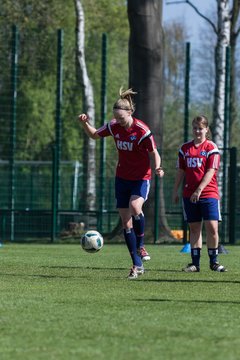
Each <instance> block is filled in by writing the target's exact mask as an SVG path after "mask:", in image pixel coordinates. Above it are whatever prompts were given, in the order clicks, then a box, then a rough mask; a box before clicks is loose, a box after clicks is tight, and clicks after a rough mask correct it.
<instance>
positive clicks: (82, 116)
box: [78, 114, 89, 123]
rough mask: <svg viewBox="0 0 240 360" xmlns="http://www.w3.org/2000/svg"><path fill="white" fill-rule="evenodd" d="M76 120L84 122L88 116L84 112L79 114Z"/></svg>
mask: <svg viewBox="0 0 240 360" xmlns="http://www.w3.org/2000/svg"><path fill="white" fill-rule="evenodd" d="M78 120H79V121H80V122H82V123H86V122H87V121H88V120H89V117H88V115H86V114H80V115H79V116H78Z"/></svg>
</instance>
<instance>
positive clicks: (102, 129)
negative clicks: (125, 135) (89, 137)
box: [97, 124, 112, 137]
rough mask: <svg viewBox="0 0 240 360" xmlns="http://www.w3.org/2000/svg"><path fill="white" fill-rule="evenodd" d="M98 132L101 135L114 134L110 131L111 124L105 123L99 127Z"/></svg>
mask: <svg viewBox="0 0 240 360" xmlns="http://www.w3.org/2000/svg"><path fill="white" fill-rule="evenodd" d="M97 134H98V135H99V136H101V137H106V136H111V135H112V134H111V133H110V131H109V125H108V124H105V125H103V126H101V127H100V128H99V129H97Z"/></svg>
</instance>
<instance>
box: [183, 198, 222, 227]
mask: <svg viewBox="0 0 240 360" xmlns="http://www.w3.org/2000/svg"><path fill="white" fill-rule="evenodd" d="M183 215H184V220H186V221H187V222H188V223H191V222H200V221H202V220H217V221H221V220H222V217H221V213H220V201H219V200H218V199H214V198H202V199H201V198H200V199H199V201H197V202H196V203H192V202H191V201H190V198H183Z"/></svg>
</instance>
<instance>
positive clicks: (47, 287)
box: [0, 244, 240, 360]
mask: <svg viewBox="0 0 240 360" xmlns="http://www.w3.org/2000/svg"><path fill="white" fill-rule="evenodd" d="M180 250H181V246H180V245H179V246H165V245H150V246H148V251H149V252H150V253H151V256H152V260H151V261H150V262H148V263H147V264H146V265H145V268H146V273H145V274H144V275H143V276H141V277H140V278H139V279H137V280H136V281H129V280H128V279H127V275H128V271H129V268H130V266H131V264H130V262H129V256H128V253H127V250H126V247H125V246H123V245H105V246H104V248H103V249H102V250H101V251H100V252H99V253H97V254H88V253H85V252H84V251H83V250H82V249H81V248H80V246H77V245H17V244H12V245H11V244H10V245H4V246H3V247H2V248H1V249H0V256H1V274H0V275H1V288H0V289H1V310H0V326H1V337H0V348H1V358H2V359H4V360H8V359H11V360H12V359H14V360H15V359H24V360H26V359H31V360H32V359H34V360H38V359H46V358H47V359H57V360H61V359H64V360H66V359H67V360H68V359H83V360H85V359H86V360H88V359H89V360H90V359H100V360H101V359H105V360H106V359H109V360H110V359H111V360H113V359H116V360H121V359H124V360H131V359H134V360H135V359H151V360H155V359H164V360H165V359H191V360H192V359H198V360H199V359H200V360H201V359H204V360H205V359H208V358H211V359H218V360H221V359H222V360H223V359H224V360H228V359H229V360H230V359H237V358H239V357H240V339H239V331H240V323H239V315H240V314H239V313H240V310H239V309H240V300H239V299H240V296H239V295H240V288H239V283H240V280H239V271H238V267H239V253H240V247H237V246H234V247H228V250H229V253H228V254H227V255H220V260H221V262H222V263H223V264H224V265H225V266H226V267H227V268H228V269H229V271H228V272H227V273H213V272H211V271H210V270H209V267H208V258H207V251H206V249H203V251H202V260H201V272H200V273H196V274H185V273H183V272H182V271H181V268H182V267H183V266H184V265H186V264H187V263H188V262H189V260H190V256H189V254H181V253H180Z"/></svg>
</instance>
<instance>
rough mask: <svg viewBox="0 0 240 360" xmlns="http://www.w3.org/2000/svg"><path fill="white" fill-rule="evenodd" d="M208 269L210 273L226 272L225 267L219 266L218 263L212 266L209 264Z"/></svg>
mask: <svg viewBox="0 0 240 360" xmlns="http://www.w3.org/2000/svg"><path fill="white" fill-rule="evenodd" d="M210 269H211V270H212V271H218V272H226V271H227V269H225V267H224V266H223V265H220V264H219V263H218V262H216V263H214V264H210Z"/></svg>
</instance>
